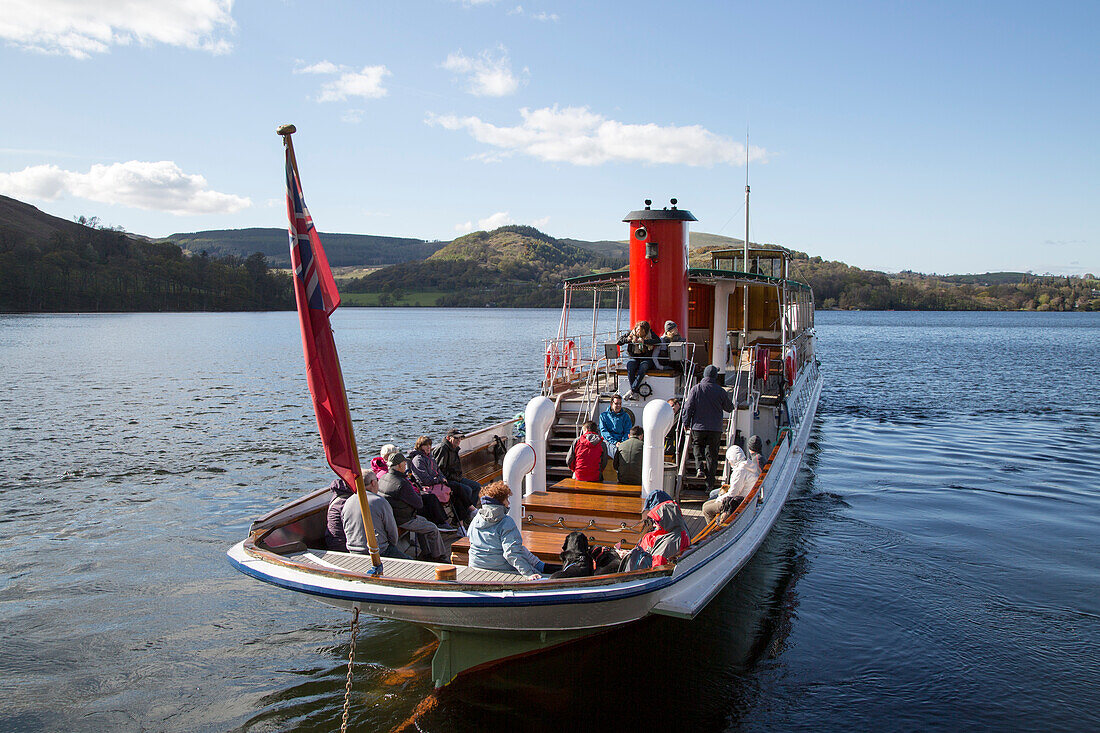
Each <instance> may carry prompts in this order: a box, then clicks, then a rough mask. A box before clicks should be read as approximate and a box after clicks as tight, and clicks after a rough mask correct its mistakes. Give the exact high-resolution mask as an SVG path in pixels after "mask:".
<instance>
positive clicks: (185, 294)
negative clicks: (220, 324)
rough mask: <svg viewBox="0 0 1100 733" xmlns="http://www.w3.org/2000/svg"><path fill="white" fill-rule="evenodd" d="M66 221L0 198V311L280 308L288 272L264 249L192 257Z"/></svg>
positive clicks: (290, 297)
mask: <svg viewBox="0 0 1100 733" xmlns="http://www.w3.org/2000/svg"><path fill="white" fill-rule="evenodd" d="M87 223H90V224H92V225H93V226H86V225H85V224H82V223H77V222H71V221H66V220H65V219H59V218H57V217H54V216H50V215H49V214H46V213H43V212H41V211H39V210H38V209H36V208H35V207H33V206H30V205H28V204H24V203H22V202H20V201H16V200H14V199H10V198H7V197H4V196H0V312H8V313H11V312H16V313H20V312H24V313H39V312H72V311H82V312H89V311H91V312H96V311H188V310H278V309H285V308H293V307H294V293H293V290H292V289H291V282H290V278H289V277H287V276H285V275H279V274H277V273H272V272H270V271H269V270H268V267H267V263H266V261H265V260H264V257H263V255H260V254H253V255H250V256H248V257H247V258H237V257H227V258H219V257H210V256H199V257H188V256H187V255H185V254H184V252H183V250H181V249H180V247H179V246H178V245H175V244H171V243H169V242H154V241H150V240H148V239H146V238H143V237H136V236H133V235H130V234H127V233H125V232H121V231H115V230H111V229H100V228H98V227H97V226H95V224H96V220H95V219H94V218H93V219H92V220H91V221H90V222H87Z"/></svg>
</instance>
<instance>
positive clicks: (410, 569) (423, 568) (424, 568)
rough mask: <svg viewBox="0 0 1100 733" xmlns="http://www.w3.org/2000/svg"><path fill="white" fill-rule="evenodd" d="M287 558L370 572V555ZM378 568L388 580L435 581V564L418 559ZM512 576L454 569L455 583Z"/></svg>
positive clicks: (320, 553)
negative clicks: (383, 571)
mask: <svg viewBox="0 0 1100 733" xmlns="http://www.w3.org/2000/svg"><path fill="white" fill-rule="evenodd" d="M291 559H294V560H298V561H300V562H304V563H306V564H309V565H316V566H318V567H333V566H335V567H338V568H340V569H341V570H350V571H352V572H356V573H367V572H369V571H370V570H371V568H372V567H373V565H372V564H371V560H370V555H359V554H352V553H348V552H330V551H327V550H310V551H309V552H303V553H299V554H297V555H293V556H291ZM382 567H383V568H385V574H386V577H388V578H403V579H405V580H435V569H436V568H437V567H439V565H438V564H437V563H433V562H420V561H418V560H397V559H394V558H391V557H384V558H382ZM517 577H518V576H517V575H516V574H515V573H498V572H496V571H494V570H478V569H476V568H469V567H466V566H464V565H460V566H458V580H460V581H465V582H471V583H472V582H484V583H514V582H516V580H517Z"/></svg>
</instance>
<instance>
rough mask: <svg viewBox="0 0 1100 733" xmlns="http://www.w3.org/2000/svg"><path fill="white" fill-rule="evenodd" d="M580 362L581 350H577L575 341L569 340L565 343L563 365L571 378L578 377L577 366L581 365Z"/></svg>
mask: <svg viewBox="0 0 1100 733" xmlns="http://www.w3.org/2000/svg"><path fill="white" fill-rule="evenodd" d="M580 360H581V352H580V349H578V348H577V345H576V344H575V343H574V342H573V339H569V340H568V341H567V342H565V348H564V349H562V363H563V366H564V368H565V369H567V370H568V371H569V376H570V378H572V377H575V376H577V364H579V363H580Z"/></svg>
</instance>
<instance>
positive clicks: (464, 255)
mask: <svg viewBox="0 0 1100 733" xmlns="http://www.w3.org/2000/svg"><path fill="white" fill-rule="evenodd" d="M621 264H622V262H621V261H619V260H617V259H615V258H610V257H604V256H601V255H597V254H594V253H592V252H590V251H588V250H585V249H582V248H581V247H577V246H575V245H572V244H568V243H566V242H564V241H563V240H560V239H555V238H554V237H551V236H549V235H548V234H544V233H543V232H540V231H539V230H538V229H535V228H534V227H529V226H506V227H501V228H499V229H495V230H493V231H491V232H474V233H472V234H467V235H466V236H464V237H459V238H458V239H456V240H454V241H453V242H451V243H450V244H447V245H446V246H444V247H443V248H442V249H440V250H439V251H437V252H436V253H434V254H433V255H432V256H431V257H429V258H428V259H427V260H424V261H422V262H404V263H400V264H396V265H391V266H389V267H385V268H382V269H381V270H378V271H377V272H373V273H371V274H370V275H367V276H366V277H363V278H359V279H356V280H350V281H347V282H346V283H344V285H343V290H344V291H345V292H348V293H364V294H370V295H371V296H372V297H370V298H366V299H364V300H362V301H360V302H365V303H366V302H369V303H371V304H373V303H380V304H391V303H399V302H401V300H402V298H403V297H409V298H411V301H412V302H417V303H427V304H431V305H462V306H471V305H474V306H480V305H499V306H529V307H530V306H547V305H557V303H558V302H560V300H561V287H560V286H561V281H562V280H563V279H565V278H567V277H573V276H575V275H585V274H588V273H590V272H594V271H598V270H609V269H614V268H616V267H618V266H620V265H621ZM414 296H415V297H414ZM352 302H355V300H354V299H353V301H352Z"/></svg>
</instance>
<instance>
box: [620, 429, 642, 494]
mask: <svg viewBox="0 0 1100 733" xmlns="http://www.w3.org/2000/svg"><path fill="white" fill-rule="evenodd" d="M644 446H645V444H644V443H643V442H642V429H641V428H640V427H639V426H637V425H635V426H634V427H632V428H631V429H630V436H629V437H628V438H627V439H626V440H625V441H623V442H622V443H619V450H618V452H617V453H616V454H615V472H616V473H617V474H618V475H619V483H620V484H631V485H633V486H641V484H642V448H643V447H644Z"/></svg>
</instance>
